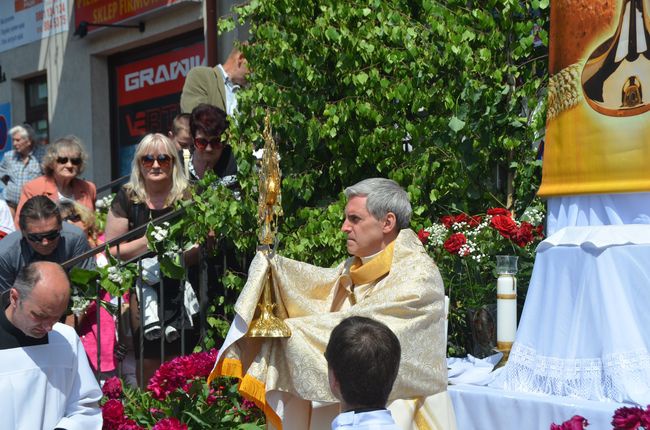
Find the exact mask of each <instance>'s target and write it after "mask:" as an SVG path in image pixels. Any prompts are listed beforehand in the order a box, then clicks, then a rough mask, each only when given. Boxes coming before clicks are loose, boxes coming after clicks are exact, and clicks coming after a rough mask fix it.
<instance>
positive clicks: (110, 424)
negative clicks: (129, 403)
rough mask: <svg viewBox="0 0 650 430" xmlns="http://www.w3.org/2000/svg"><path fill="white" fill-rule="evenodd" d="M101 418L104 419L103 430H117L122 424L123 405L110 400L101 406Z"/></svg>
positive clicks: (117, 401)
mask: <svg viewBox="0 0 650 430" xmlns="http://www.w3.org/2000/svg"><path fill="white" fill-rule="evenodd" d="M102 417H103V418H104V427H103V429H104V430H118V428H119V427H120V425H121V424H122V423H123V422H124V420H125V418H124V405H122V402H120V401H119V400H116V399H110V400H109V401H108V402H106V403H104V406H102Z"/></svg>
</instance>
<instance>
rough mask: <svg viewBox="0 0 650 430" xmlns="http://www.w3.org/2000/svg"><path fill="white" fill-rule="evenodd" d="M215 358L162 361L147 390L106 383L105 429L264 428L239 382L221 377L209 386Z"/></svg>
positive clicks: (115, 381) (208, 355) (212, 354)
mask: <svg viewBox="0 0 650 430" xmlns="http://www.w3.org/2000/svg"><path fill="white" fill-rule="evenodd" d="M216 356H217V351H216V350H214V349H213V350H211V351H208V352H199V353H194V354H191V355H187V356H182V357H177V358H175V359H173V360H171V361H168V362H166V363H163V365H162V366H161V367H160V368H159V369H158V370H157V371H156V373H155V374H154V376H153V377H152V378H151V380H150V381H149V384H148V386H147V389H146V390H140V389H137V388H131V387H125V386H123V385H122V381H121V380H120V379H119V378H116V377H114V378H110V379H108V380H107V381H106V382H105V383H104V386H103V387H102V391H103V393H104V398H103V400H102V415H103V418H104V427H103V429H104V430H139V429H148V428H151V429H153V430H187V429H190V428H191V429H238V430H254V429H262V428H263V426H264V416H263V414H262V412H261V411H260V410H259V409H258V408H257V407H256V406H255V405H254V403H253V402H250V401H248V400H242V399H241V398H240V396H239V394H238V392H237V385H236V384H235V383H233V382H231V380H229V379H223V378H221V379H218V380H215V381H213V382H212V383H211V384H210V385H208V383H207V377H208V375H209V374H210V371H211V370H212V366H213V365H214V361H215V359H216Z"/></svg>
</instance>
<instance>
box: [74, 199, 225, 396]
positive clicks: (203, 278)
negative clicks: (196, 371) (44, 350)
mask: <svg viewBox="0 0 650 430" xmlns="http://www.w3.org/2000/svg"><path fill="white" fill-rule="evenodd" d="M107 189H108V188H107ZM184 214H185V210H184V209H183V208H180V209H176V210H174V211H172V212H170V213H167V214H165V215H163V216H160V217H158V218H156V219H153V220H152V221H151V223H152V224H154V225H161V224H162V223H164V222H169V221H172V220H174V219H177V218H178V217H181V216H183V215H184ZM147 226H148V224H145V225H142V226H140V227H137V228H134V229H133V230H130V231H128V232H127V233H124V234H122V235H120V236H118V237H115V238H113V239H111V240H108V241H106V242H105V243H104V244H102V245H100V246H97V247H95V248H93V249H91V250H89V251H87V252H85V253H83V254H81V255H78V256H76V257H74V258H72V259H70V260H68V261H66V262H64V263H63V264H62V266H63V267H64V268H65V269H66V270H68V269H70V268H72V267H73V266H75V265H77V264H79V263H81V262H83V261H85V260H87V259H88V258H95V256H96V255H97V254H99V253H101V252H104V251H105V250H106V249H107V247H109V248H112V247H116V252H115V257H116V258H117V259H118V260H120V258H119V257H120V252H119V247H120V245H121V244H123V243H125V242H129V241H131V240H134V239H136V238H139V237H141V236H143V235H144V234H145V232H146V229H147ZM153 255H154V254H153V253H152V252H151V251H147V252H145V253H143V254H141V255H138V256H136V257H134V258H131V259H130V260H128V261H121V260H120V261H121V262H120V266H124V265H126V264H129V263H136V264H137V267H138V270H137V273H138V274H139V276H138V281H139V282H136V283H135V286H134V288H135V289H138V290H139V294H138V296H139V297H140V298H142V297H143V290H142V289H143V282H142V260H143V259H144V258H147V257H150V256H153ZM181 261H183V258H182V256H181ZM221 267H222V270H221V272H222V273H218V274H217V276H219V277H220V276H221V275H223V268H225V267H227V262H226V256H225V255H224V264H223V265H222V266H221ZM192 270H198V280H199V282H198V285H195V286H193V287H194V288H195V289H197V287H198V301H199V321H198V323H199V336H200V339H204V338H205V336H206V324H207V311H208V308H209V305H210V303H209V299H208V273H207V271H208V266H207V258H206V256H205V254H204V252H202V250H201V251H200V252H199V264H198V265H197V266H195V267H192ZM187 275H188V270H187V269H186V270H185V275H184V277H183V279H182V280H181V284H180V287H181V288H184V287H185V282H186V281H187V277H188V276H187ZM165 282H166V281H165V279H164V277H163V276H160V288H158V289H157V291H158V293H159V298H158V305H159V312H158V314H159V315H162V316H163V318H160V330H161V336H160V361H161V363H162V362H164V360H165V357H166V353H165V328H166V326H165V318H164V315H165V309H164V307H165V296H164V295H165ZM167 282H168V281H167ZM100 293H101V286H100V285H99V281H97V284H96V291H95V302H96V306H97V308H96V309H97V312H96V313H97V315H96V317H97V319H96V324H97V333H96V336H97V357H96V358H97V366H96V376H97V378H98V379H99V378H100V377H101V376H102V372H101V369H102V367H101V352H102V351H101V348H102V342H101V320H100V302H101V295H100ZM179 294H180V293H179ZM181 302H182V300H181ZM181 305H182V303H181ZM117 309H118V315H117V318H115V324H116V329H117V330H116V333H117V344H120V343H121V342H120V341H121V339H120V337H121V334H122V333H124V330H120V328H121V327H120V326H119V324H120V323H121V318H120V314H121V309H122V297H118V298H117ZM130 311H131V312H132V311H134V309H130ZM181 312H185V310H184V309H181ZM139 316H140V323H139V327H138V330H139V331H138V333H139V336H138V338H139V344H138V345H133V348H134V349H135V348H138V350H139V353H140V354H139V357H140V360H139V363H138V369H137V372H138V373H137V375H138V376H139V377H138V384H139V385H140V387H144V386H146V383H147V381H145V380H144V360H143V359H144V339H145V336H144V325H145V324H144V322H145V315H144V306H143V305H142V303H141V304H140V306H139ZM127 321H129V322H130V320H127ZM180 321H181V326H180V347H181V353H182V354H185V353H189V352H192V351H187V350H186V346H187V345H186V330H185V328H187V327H186V325H185V321H186V319H185V317H183V318H181V320H180ZM116 367H117V375H118V376H120V377H122V376H123V373H122V361H120V360H118V362H117V366H116Z"/></svg>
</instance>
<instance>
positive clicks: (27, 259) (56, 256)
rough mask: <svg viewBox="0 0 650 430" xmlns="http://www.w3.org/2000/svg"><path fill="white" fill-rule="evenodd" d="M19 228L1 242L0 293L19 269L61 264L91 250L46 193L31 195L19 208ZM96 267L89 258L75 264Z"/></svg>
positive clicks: (12, 279)
mask: <svg viewBox="0 0 650 430" xmlns="http://www.w3.org/2000/svg"><path fill="white" fill-rule="evenodd" d="M19 225H20V231H15V232H13V233H11V234H9V235H7V236H6V237H5V238H4V239H2V240H1V241H0V292H3V291H6V290H8V289H9V288H11V285H12V284H13V282H14V280H15V279H16V276H17V274H18V272H20V270H21V269H22V268H23V267H25V266H27V265H28V264H30V263H32V262H34V261H51V262H54V263H59V264H62V263H64V262H66V261H68V260H70V259H72V258H74V257H77V256H79V255H81V254H83V253H84V252H86V251H89V250H90V246H89V245H88V240H87V238H86V235H85V234H84V232H83V231H82V230H81V229H79V228H78V227H76V226H74V225H72V224H68V223H64V222H63V221H62V219H61V213H60V212H59V208H58V207H57V205H56V203H54V202H53V201H52V200H50V199H49V198H48V197H45V196H34V197H32V198H30V199H29V200H27V201H26V202H25V205H24V206H23V207H22V210H21V211H20V217H19ZM78 266H79V267H82V268H84V269H91V268H94V267H95V259H94V258H93V257H90V258H88V259H85V260H83V261H82V262H81V263H79V264H78Z"/></svg>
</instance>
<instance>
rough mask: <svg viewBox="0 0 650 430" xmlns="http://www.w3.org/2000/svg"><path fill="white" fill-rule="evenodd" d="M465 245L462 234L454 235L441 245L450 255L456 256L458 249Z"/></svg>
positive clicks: (465, 241) (465, 239) (465, 240)
mask: <svg viewBox="0 0 650 430" xmlns="http://www.w3.org/2000/svg"><path fill="white" fill-rule="evenodd" d="M466 243H467V238H465V235H464V234H463V233H454V234H452V235H451V236H449V238H448V239H447V240H446V241H445V243H444V244H443V245H442V246H443V247H444V248H445V249H446V250H447V252H449V253H450V254H458V251H459V250H460V248H461V247H462V246H463V245H465V244H466Z"/></svg>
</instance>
